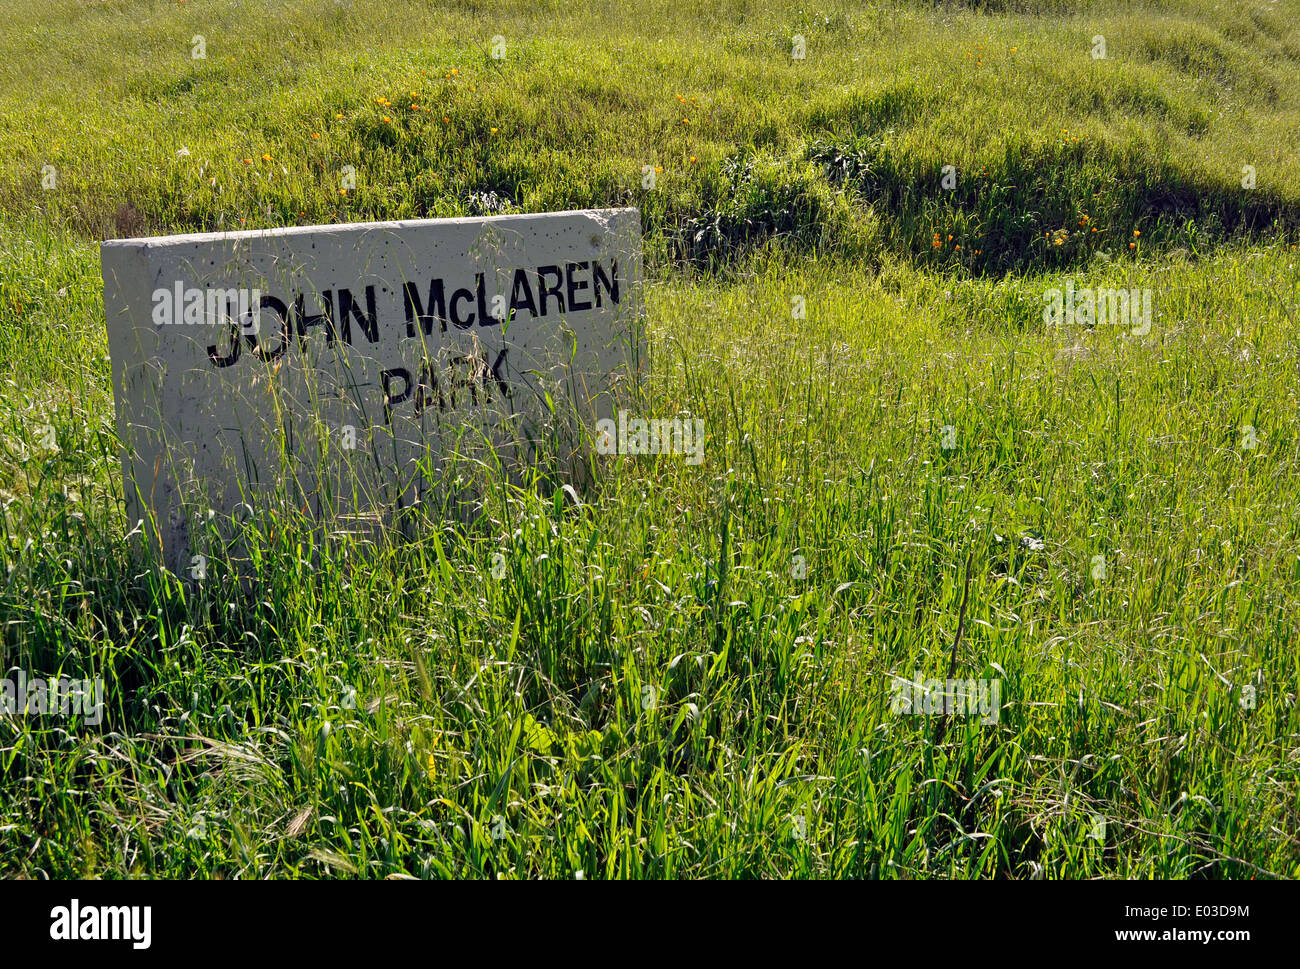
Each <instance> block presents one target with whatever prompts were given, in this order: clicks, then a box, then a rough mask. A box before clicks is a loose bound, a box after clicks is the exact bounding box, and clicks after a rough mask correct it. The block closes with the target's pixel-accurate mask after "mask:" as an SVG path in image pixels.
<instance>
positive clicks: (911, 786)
mask: <svg viewBox="0 0 1300 969" xmlns="http://www.w3.org/2000/svg"><path fill="white" fill-rule="evenodd" d="M439 6H440V9H433V8H432V5H423V4H388V3H382V2H378V0H351V2H340V3H330V4H318V3H306V2H289V3H285V4H271V3H267V2H262V0H184V2H161V0H158V2H145V0H105V2H97V3H74V2H71V0H43V2H40V3H37V2H34V0H0V13H3V15H4V22H5V27H4V28H3V29H2V30H0V380H3V383H4V390H3V394H0V500H2V505H0V509H2V510H0V555H2V556H3V561H4V566H5V575H4V578H3V589H2V590H0V619H2V620H3V624H4V635H3V646H0V660H2V661H3V663H2V665H3V666H4V668H5V669H6V670H8V671H9V673H8V674H7V675H11V676H12V675H13V671H14V670H23V671H26V673H27V674H28V675H29V676H44V677H52V678H53V677H58V676H59V675H65V676H76V677H87V678H90V677H102V678H103V680H104V682H105V686H106V691H105V698H106V712H105V714H104V719H103V722H102V723H101V724H97V725H92V724H86V723H82V722H78V721H76V720H64V719H59V718H55V717H13V718H4V717H0V875H3V876H6V877H17V878H44V877H73V876H104V877H128V876H144V877H156V876H167V877H222V878H267V877H295V876H300V877H322V876H331V875H332V876H359V877H366V878H379V877H385V876H401V875H403V874H405V875H412V876H417V877H490V878H496V877H504V878H524V877H552V878H574V877H586V878H589V879H594V878H620V877H638V878H639V877H761V878H766V877H864V878H927V877H944V878H948V877H959V878H967V877H979V878H989V877H1011V878H1034V877H1047V878H1095V877H1155V878H1192V877H1210V878H1272V877H1296V876H1298V875H1300V713H1298V712H1297V706H1296V700H1297V691H1298V690H1300V651H1298V650H1297V648H1296V645H1297V636H1296V630H1297V626H1298V625H1300V596H1298V595H1297V589H1298V588H1300V418H1298V415H1297V405H1298V403H1300V338H1298V336H1297V322H1298V320H1297V313H1298V312H1300V269H1298V268H1297V257H1298V256H1300V250H1297V248H1296V246H1297V243H1300V164H1298V163H1297V158H1296V155H1297V153H1298V152H1300V3H1297V2H1295V0H1287V2H1282V0H1276V2H1271V3H1270V2H1250V3H1246V4H1242V5H1235V4H1225V3H1209V2H1204V0H1202V2H1194V0H1186V2H1175V0H1163V2H1162V0H1146V2H1143V3H1140V4H1129V3H1096V4H1092V3H1089V4H1084V3H1069V2H1044V3H1034V2H1029V0H1025V2H1014V0H1012V2H1005V3H1001V2H995V0H990V2H988V3H969V4H963V3H955V2H954V3H925V2H912V3H902V4H865V3H833V2H828V3H823V4H820V5H814V6H808V5H806V4H804V5H800V4H794V3H782V2H778V0H753V2H749V3H738V2H721V3H705V2H702V0H699V2H695V0H683V2H676V3H669V2H660V0H652V2H646V3H641V4H637V5H636V6H635V8H634V9H635V14H629V13H626V12H621V11H622V10H623V5H617V4H612V3H604V4H585V5H582V6H581V7H578V6H575V5H571V4H567V3H559V2H547V0H539V2H534V3H529V4H526V5H525V4H512V3H504V2H488V0H484V2H464V3H453V4H448V5H445V6H444V5H439ZM524 9H527V10H528V12H527V13H525V12H522V11H523V10H524ZM629 9H632V8H629ZM796 37H799V38H802V41H803V45H802V48H800V49H798V52H799V53H802V54H803V55H804V56H802V57H796V56H794V55H795V53H796V50H797V41H796V39H795V38H796ZM1099 37H1100V38H1104V47H1105V57H1104V58H1100V57H1094V56H1093V55H1094V53H1095V52H1097V51H1098V46H1097V40H1096V38H1099ZM199 53H202V54H203V55H204V56H202V57H197V56H195V55H196V54H199ZM494 55H504V56H494ZM348 166H350V168H349V167H348ZM945 166H952V168H951V169H950V170H946V169H945ZM651 175H653V179H651V178H650V176H651ZM349 176H351V177H350V178H349ZM954 179H955V180H954ZM651 181H652V182H653V184H652V185H651V184H648V183H649V182H651ZM612 205H619V206H621V205H635V206H637V207H639V208H640V210H641V213H642V222H643V229H644V234H645V247H646V257H647V271H648V276H649V285H648V286H647V314H648V326H649V337H650V350H651V360H652V364H653V370H652V373H651V374H650V378H649V380H648V382H647V384H646V385H645V386H644V387H643V388H642V390H641V394H642V397H641V399H640V400H639V401H638V402H637V403H638V405H639V406H640V407H641V408H642V409H643V410H645V411H646V412H648V413H652V414H654V415H671V414H674V413H678V412H689V413H690V414H692V415H695V416H697V417H701V418H703V419H704V421H705V426H706V429H707V435H708V445H707V448H706V450H705V455H706V458H705V461H704V463H703V464H701V465H699V466H692V465H690V464H687V463H685V462H683V461H681V460H680V459H674V458H670V457H659V458H634V457H622V458H619V457H611V458H605V459H601V464H600V468H599V476H598V479H597V481H596V483H595V485H594V486H592V487H591V488H589V489H586V490H585V492H584V493H583V494H581V495H577V496H576V497H577V500H576V501H575V497H574V496H571V495H569V494H568V493H566V492H563V491H558V492H557V491H556V490H555V489H554V487H553V486H552V485H550V484H548V483H547V480H546V479H545V478H541V477H539V479H538V480H537V481H536V482H532V483H529V484H527V485H526V486H525V487H522V488H516V487H509V486H506V485H505V484H504V483H500V485H499V487H497V488H496V489H494V490H493V491H492V492H491V493H490V495H489V497H488V500H487V501H486V502H485V503H484V506H483V508H482V512H481V514H480V515H479V516H478V517H477V518H476V519H475V520H472V521H468V522H459V521H458V522H455V523H445V522H437V521H431V522H430V523H429V526H428V528H427V529H426V530H425V531H424V532H423V533H422V534H421V536H420V537H419V538H418V539H417V540H415V541H414V542H410V543H402V544H398V543H396V542H394V543H393V544H392V545H391V546H390V547H380V548H371V549H367V550H364V552H363V553H362V552H359V551H358V550H356V549H347V548H344V549H342V550H338V549H322V548H319V547H312V546H311V545H310V543H311V542H312V541H313V537H312V532H311V531H310V530H309V529H304V528H301V527H299V523H295V522H294V521H291V520H285V521H283V522H280V523H278V524H276V525H274V526H273V527H271V528H269V529H267V530H266V531H265V532H264V533H262V534H261V536H260V539H259V543H258V545H257V561H256V574H255V581H254V583H253V586H252V588H251V589H249V588H242V587H240V586H239V585H238V584H237V583H234V582H231V581H225V580H221V581H213V582H210V583H207V584H205V585H203V586H202V587H201V588H199V589H195V588H194V586H193V585H192V584H188V583H186V582H184V581H182V579H180V578H178V577H177V576H174V575H172V574H171V573H170V572H169V571H167V570H166V569H165V568H163V567H161V566H160V565H159V564H158V563H156V562H151V561H142V560H140V559H139V558H137V557H134V556H133V555H132V551H131V550H132V547H133V546H132V542H131V540H130V539H129V538H128V533H129V532H130V531H131V530H132V528H133V526H134V524H135V523H134V522H128V521H127V520H126V518H125V514H124V511H123V504H122V481H121V470H120V468H121V466H120V463H119V454H118V445H117V441H116V439H115V436H114V426H115V425H114V418H113V400H112V392H111V381H110V378H109V363H108V358H107V344H106V336H105V322H104V309H103V291H102V290H103V287H102V282H101V280H100V276H99V256H98V242H99V241H101V240H102V239H105V238H113V237H120V236H139V235H148V234H165V233H171V232H180V231H199V230H219V229H231V228H236V229H237V228H261V227H269V226H280V225H310V224H318V223H328V222H347V221H366V220H373V219H390V218H412V217H424V216H430V217H437V216H453V215H467V214H469V215H474V214H488V213H491V212H497V211H506V212H515V211H543V210H548V209H564V208H578V207H588V206H612ZM1067 280H1071V281H1073V284H1074V285H1075V286H1076V287H1079V288H1083V287H1125V288H1130V287H1136V288H1139V289H1148V290H1150V292H1151V294H1152V303H1153V306H1154V312H1153V316H1152V320H1151V325H1150V328H1149V330H1147V329H1146V328H1127V327H1118V326H1093V327H1088V326H1078V325H1063V326H1049V325H1047V323H1046V322H1045V319H1044V306H1045V305H1046V304H1045V299H1044V294H1045V293H1046V292H1047V291H1049V290H1052V289H1055V288H1060V287H1063V286H1064V285H1065V282H1066V281H1067ZM498 554H501V555H504V560H505V563H506V568H505V570H504V574H500V570H494V568H493V562H494V556H496V555H498ZM358 555H364V558H363V560H360V561H359V560H358V559H357V556H358ZM498 561H499V560H498ZM963 603H964V605H963ZM959 626H960V627H961V628H960V631H959ZM954 641H956V643H957V645H956V648H955V649H954ZM950 664H955V666H954V667H953V668H954V669H955V670H956V672H957V675H958V676H959V677H962V678H973V679H980V680H985V681H991V682H996V683H997V685H998V690H999V694H998V696H999V703H998V705H997V707H996V708H995V711H994V713H993V715H992V716H986V717H984V718H977V717H951V718H945V717H943V716H940V715H937V714H933V713H931V714H928V715H909V714H907V713H904V712H900V711H899V710H898V709H897V708H896V706H895V704H894V702H893V701H894V698H895V696H896V684H897V682H898V680H897V678H899V677H901V678H904V679H906V680H911V679H913V678H914V677H916V676H917V675H918V674H919V675H920V676H921V677H923V678H943V677H946V676H948V675H949V674H948V671H949V669H950ZM984 721H989V722H984Z"/></svg>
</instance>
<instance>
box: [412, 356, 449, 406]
mask: <svg viewBox="0 0 1300 969" xmlns="http://www.w3.org/2000/svg"><path fill="white" fill-rule="evenodd" d="M435 405H436V406H437V408H438V410H446V409H447V402H446V401H445V400H444V399H443V396H442V388H440V387H439V386H438V372H437V370H435V369H434V367H433V365H432V364H431V363H430V362H429V361H428V360H425V361H424V363H423V364H422V365H421V366H420V384H419V386H418V387H416V390H415V413H416V416H419V415H420V414H422V413H424V411H425V410H426V409H428V408H430V407H433V406H435Z"/></svg>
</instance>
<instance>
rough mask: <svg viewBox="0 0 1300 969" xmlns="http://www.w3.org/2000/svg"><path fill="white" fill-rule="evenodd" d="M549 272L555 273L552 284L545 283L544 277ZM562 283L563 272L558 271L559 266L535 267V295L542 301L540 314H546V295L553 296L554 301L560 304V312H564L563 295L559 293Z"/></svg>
mask: <svg viewBox="0 0 1300 969" xmlns="http://www.w3.org/2000/svg"><path fill="white" fill-rule="evenodd" d="M551 273H554V274H555V283H554V285H551V286H547V285H546V277H547V276H548V275H550V274H551ZM563 285H564V273H562V272H560V267H559V266H538V267H537V295H538V296H539V297H540V298H541V302H542V316H545V315H546V297H548V296H554V297H555V301H556V302H557V303H559V304H560V312H561V313H563V312H564V296H563V295H561V293H560V288H561V287H562V286H563Z"/></svg>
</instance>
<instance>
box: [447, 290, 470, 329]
mask: <svg viewBox="0 0 1300 969" xmlns="http://www.w3.org/2000/svg"><path fill="white" fill-rule="evenodd" d="M473 298H474V294H473V293H471V292H470V291H469V290H468V289H458V290H456V292H454V293H452V294H451V322H452V323H454V324H455V325H456V328H457V329H461V330H468V329H469V328H470V327H471V326H473V325H474V314H473V313H472V312H471V313H470V314H469V317H468V318H467V319H461V316H460V314H459V313H457V312H456V304H457V303H459V302H460V301H461V300H472V299H473Z"/></svg>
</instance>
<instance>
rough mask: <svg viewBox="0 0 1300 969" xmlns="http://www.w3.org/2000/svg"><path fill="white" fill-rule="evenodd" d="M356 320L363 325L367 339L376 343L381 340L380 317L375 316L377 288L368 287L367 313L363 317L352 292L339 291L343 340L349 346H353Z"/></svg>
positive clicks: (347, 290)
mask: <svg viewBox="0 0 1300 969" xmlns="http://www.w3.org/2000/svg"><path fill="white" fill-rule="evenodd" d="M353 320H356V321H357V322H358V323H360V324H361V330H362V332H363V333H365V335H366V339H367V340H369V341H370V342H371V343H374V342H375V341H377V340H378V339H379V317H378V316H376V315H375V287H373V286H367V287H366V312H365V315H364V316H363V315H362V313H361V310H360V309H358V308H357V304H356V301H355V300H354V299H353V298H352V290H350V289H340V290H339V321H340V322H341V323H342V324H343V340H344V342H345V343H347V344H348V345H349V346H351V344H352V321H353Z"/></svg>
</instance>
